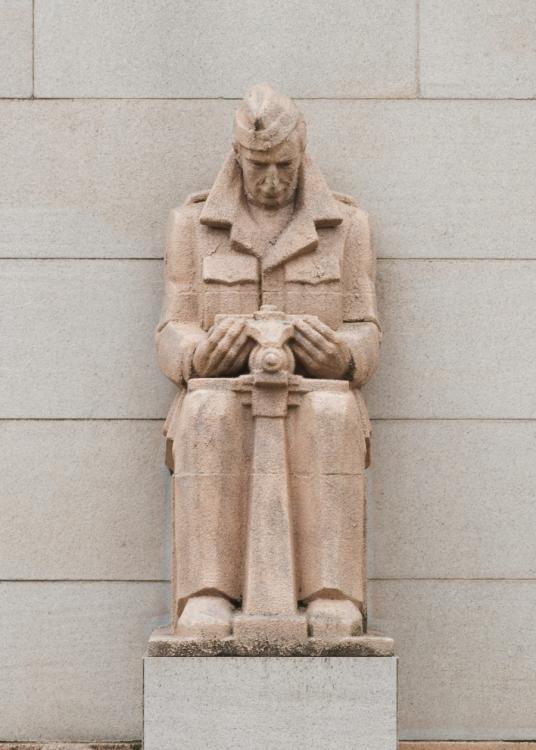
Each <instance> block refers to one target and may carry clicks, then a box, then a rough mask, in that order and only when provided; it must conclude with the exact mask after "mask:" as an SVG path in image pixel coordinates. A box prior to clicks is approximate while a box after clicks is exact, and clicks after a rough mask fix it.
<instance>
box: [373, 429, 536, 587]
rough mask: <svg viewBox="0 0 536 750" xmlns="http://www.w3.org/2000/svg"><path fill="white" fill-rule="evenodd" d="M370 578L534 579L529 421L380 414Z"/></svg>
mask: <svg viewBox="0 0 536 750" xmlns="http://www.w3.org/2000/svg"><path fill="white" fill-rule="evenodd" d="M372 450H373V470H372V471H371V472H370V476H369V482H368V487H369V505H368V521H369V575H370V576H371V577H372V578H376V577H379V578H382V577H383V578H393V577H394V578H411V577H416V578H531V577H535V576H536V550H535V546H534V528H535V527H536V508H535V507H534V488H535V487H536V423H534V422H529V421H527V422H524V421H512V422H505V421H496V422H495V421H481V422H474V421H426V422H423V421H407V422H406V421H401V422H399V421H378V422H376V423H375V424H374V426H373V449H372Z"/></svg>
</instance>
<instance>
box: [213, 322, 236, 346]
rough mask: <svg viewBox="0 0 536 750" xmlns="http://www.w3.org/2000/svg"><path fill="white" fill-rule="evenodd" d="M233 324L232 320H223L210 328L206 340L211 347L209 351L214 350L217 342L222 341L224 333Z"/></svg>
mask: <svg viewBox="0 0 536 750" xmlns="http://www.w3.org/2000/svg"><path fill="white" fill-rule="evenodd" d="M235 322H236V321H234V320H233V319H232V318H224V319H223V320H220V322H219V323H216V325H214V326H212V328H211V330H210V333H209V335H208V339H207V341H209V342H210V344H211V345H213V346H212V347H211V349H214V348H215V347H216V344H217V343H218V341H220V340H221V339H222V337H223V336H224V335H225V333H226V332H227V331H228V330H229V328H230V327H231V326H232V325H233V324H234V323H235Z"/></svg>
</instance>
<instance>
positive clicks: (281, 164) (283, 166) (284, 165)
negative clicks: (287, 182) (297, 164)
mask: <svg viewBox="0 0 536 750" xmlns="http://www.w3.org/2000/svg"><path fill="white" fill-rule="evenodd" d="M277 166H278V167H280V168H281V169H287V168H288V167H291V166H292V162H291V161H280V162H278V164H277Z"/></svg>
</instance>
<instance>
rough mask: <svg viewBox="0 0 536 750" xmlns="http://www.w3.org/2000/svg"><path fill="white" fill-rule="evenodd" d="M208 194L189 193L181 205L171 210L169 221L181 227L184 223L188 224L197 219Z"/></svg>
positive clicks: (205, 192)
mask: <svg viewBox="0 0 536 750" xmlns="http://www.w3.org/2000/svg"><path fill="white" fill-rule="evenodd" d="M208 194H209V191H208V190H202V191H199V192H198V193H191V194H190V195H189V196H188V197H187V198H186V200H185V201H184V203H183V204H182V205H180V206H176V207H175V208H172V209H171V221H172V222H173V223H175V224H177V223H178V224H181V225H183V224H184V223H185V222H186V223H189V222H190V221H191V220H193V219H196V220H197V219H199V214H200V213H201V211H202V210H203V206H204V205H205V201H206V199H207V197H208Z"/></svg>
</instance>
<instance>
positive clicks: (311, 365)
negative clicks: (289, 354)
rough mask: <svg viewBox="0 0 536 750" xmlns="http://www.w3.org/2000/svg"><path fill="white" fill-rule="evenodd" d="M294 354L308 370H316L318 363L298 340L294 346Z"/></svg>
mask: <svg viewBox="0 0 536 750" xmlns="http://www.w3.org/2000/svg"><path fill="white" fill-rule="evenodd" d="M292 349H293V351H294V354H295V355H296V357H297V358H298V359H299V361H300V362H301V364H302V365H303V366H304V367H305V369H306V370H307V371H308V372H314V371H315V370H316V369H317V367H318V365H317V363H316V361H315V360H314V359H313V358H312V357H311V355H310V354H309V353H308V352H307V351H306V350H305V349H303V348H302V347H301V346H300V344H298V343H297V342H296V343H295V344H294V346H293V347H292Z"/></svg>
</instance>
